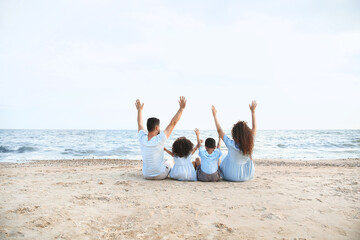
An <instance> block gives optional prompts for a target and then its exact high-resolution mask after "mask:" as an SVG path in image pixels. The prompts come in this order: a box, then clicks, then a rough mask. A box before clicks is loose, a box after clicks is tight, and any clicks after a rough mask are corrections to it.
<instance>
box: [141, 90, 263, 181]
mask: <svg viewBox="0 0 360 240" xmlns="http://www.w3.org/2000/svg"><path fill="white" fill-rule="evenodd" d="M135 105H136V108H137V111H138V115H137V122H138V131H139V136H138V137H139V142H140V148H141V155H142V160H143V168H142V172H143V175H144V178H146V179H150V180H161V179H165V178H167V177H168V175H170V178H173V179H177V180H182V181H196V180H198V181H203V182H216V181H219V180H220V178H221V177H222V178H223V179H225V180H227V181H247V180H250V179H252V178H253V176H254V172H255V168H254V164H253V161H252V156H251V155H252V151H253V148H254V138H255V135H256V119H255V108H256V105H257V104H256V102H255V101H253V102H252V103H251V104H250V105H249V108H250V110H251V116H252V129H250V128H249V127H248V126H247V124H246V122H244V121H238V122H237V123H236V124H235V125H234V126H233V128H232V130H231V135H232V138H233V139H231V138H229V137H228V136H226V135H225V133H224V131H223V130H222V128H221V126H220V123H219V120H218V118H217V111H216V109H215V107H214V106H212V114H213V116H214V120H215V126H216V129H217V132H218V134H219V140H218V144H217V146H216V142H215V139H213V138H207V139H206V140H205V148H204V147H202V146H201V145H202V141H201V140H200V131H199V130H198V129H195V134H196V138H197V145H196V146H195V148H194V144H193V143H192V142H191V141H190V140H189V139H187V138H186V137H180V138H178V139H176V141H175V142H174V143H173V145H172V151H169V150H168V149H166V148H165V147H164V145H165V142H166V140H167V139H168V138H169V136H170V135H171V133H172V131H173V130H174V128H175V125H176V124H177V123H178V121H179V120H180V118H181V115H182V113H183V111H184V109H185V106H186V100H185V97H180V100H179V110H178V111H177V113H176V114H175V116H174V117H173V118H172V119H171V122H170V124H169V125H168V126H167V127H166V129H165V130H164V131H163V132H160V120H159V119H157V118H149V119H148V120H147V123H146V127H147V130H148V133H146V132H145V128H144V125H143V120H142V110H143V107H144V103H143V104H141V102H140V100H139V99H138V100H136V103H135ZM221 140H223V141H224V143H225V145H226V147H227V148H228V154H227V155H226V156H225V158H224V159H223V160H221V156H222V154H221V151H220V146H221ZM197 149H199V157H197V158H196V160H195V162H192V161H191V157H192V155H193V154H194V153H195V152H196V150H197ZM164 151H166V152H167V153H169V154H170V155H171V156H173V157H174V162H175V164H174V163H173V162H172V161H166V162H164Z"/></svg>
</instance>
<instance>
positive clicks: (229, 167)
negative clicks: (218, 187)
mask: <svg viewBox="0 0 360 240" xmlns="http://www.w3.org/2000/svg"><path fill="white" fill-rule="evenodd" d="M224 143H225V145H226V147H227V149H228V154H227V155H226V156H225V158H224V159H223V160H222V161H221V164H220V169H221V173H222V176H223V178H224V179H225V180H228V181H248V180H250V179H252V178H253V177H254V173H255V167H254V164H253V161H252V159H251V157H250V156H249V155H244V154H243V152H242V151H241V150H240V149H239V147H237V146H236V144H235V141H234V140H232V139H230V138H229V137H228V136H226V135H225V136H224Z"/></svg>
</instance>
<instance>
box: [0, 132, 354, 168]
mask: <svg viewBox="0 0 360 240" xmlns="http://www.w3.org/2000/svg"><path fill="white" fill-rule="evenodd" d="M225 133H226V134H227V135H228V136H230V135H231V134H230V131H225ZM182 136H185V137H187V138H188V139H190V140H191V141H192V142H193V143H194V144H196V137H195V133H194V131H193V130H175V131H174V132H173V133H172V135H171V136H170V138H169V139H168V140H167V142H166V144H165V146H166V147H167V148H169V149H171V145H172V143H173V142H174V141H175V140H176V138H178V137H182ZM208 137H213V138H215V139H216V140H217V132H216V131H215V130H201V138H202V139H204V140H205V139H206V138H208ZM221 150H222V152H223V155H225V154H226V153H227V148H226V146H225V145H224V143H223V144H222V147H221ZM165 155H166V158H171V157H170V156H169V155H167V154H166V153H165ZM253 158H254V159H274V158H275V159H290V160H322V159H347V158H360V130H258V132H257V136H256V139H255V147H254V152H253ZM59 159H65V160H73V159H129V160H141V153H140V147H139V143H138V139H137V130H26V129H16V130H15V129H14V130H12V129H0V162H17V163H22V162H27V161H31V160H59Z"/></svg>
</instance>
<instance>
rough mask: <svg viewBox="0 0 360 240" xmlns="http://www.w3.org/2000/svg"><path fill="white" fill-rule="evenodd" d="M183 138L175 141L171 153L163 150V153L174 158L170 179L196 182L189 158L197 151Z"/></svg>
mask: <svg viewBox="0 0 360 240" xmlns="http://www.w3.org/2000/svg"><path fill="white" fill-rule="evenodd" d="M193 147H194V144H193V143H192V142H191V141H190V140H189V139H187V138H185V137H180V138H178V139H176V140H175V142H174V143H173V145H172V152H171V151H169V150H168V149H166V148H164V151H165V152H167V153H168V154H170V155H171V156H173V157H174V162H175V164H174V166H173V168H172V169H171V171H170V178H172V179H177V180H180V181H196V172H195V169H194V166H193V164H192V162H191V156H192V155H193V154H194V152H195V151H196V150H197V149H198V146H196V147H195V148H194V149H193Z"/></svg>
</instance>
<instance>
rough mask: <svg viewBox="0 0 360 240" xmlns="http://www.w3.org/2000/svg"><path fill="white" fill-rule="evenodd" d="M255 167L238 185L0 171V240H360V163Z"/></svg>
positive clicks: (135, 172) (33, 166) (128, 167)
mask: <svg viewBox="0 0 360 240" xmlns="http://www.w3.org/2000/svg"><path fill="white" fill-rule="evenodd" d="M254 162H255V168H256V172H255V178H254V179H253V180H252V181H249V182H243V183H236V182H226V181H220V182H217V183H202V182H179V181H175V180H171V179H167V180H163V181H148V180H145V179H143V178H142V174H141V161H129V160H68V161H65V160H61V161H32V162H29V163H22V164H15V163H0V216H1V217H0V239H297V240H299V239H360V202H359V197H360V178H359V177H360V159H348V160H326V161H291V160H286V161H285V160H255V161H254Z"/></svg>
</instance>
